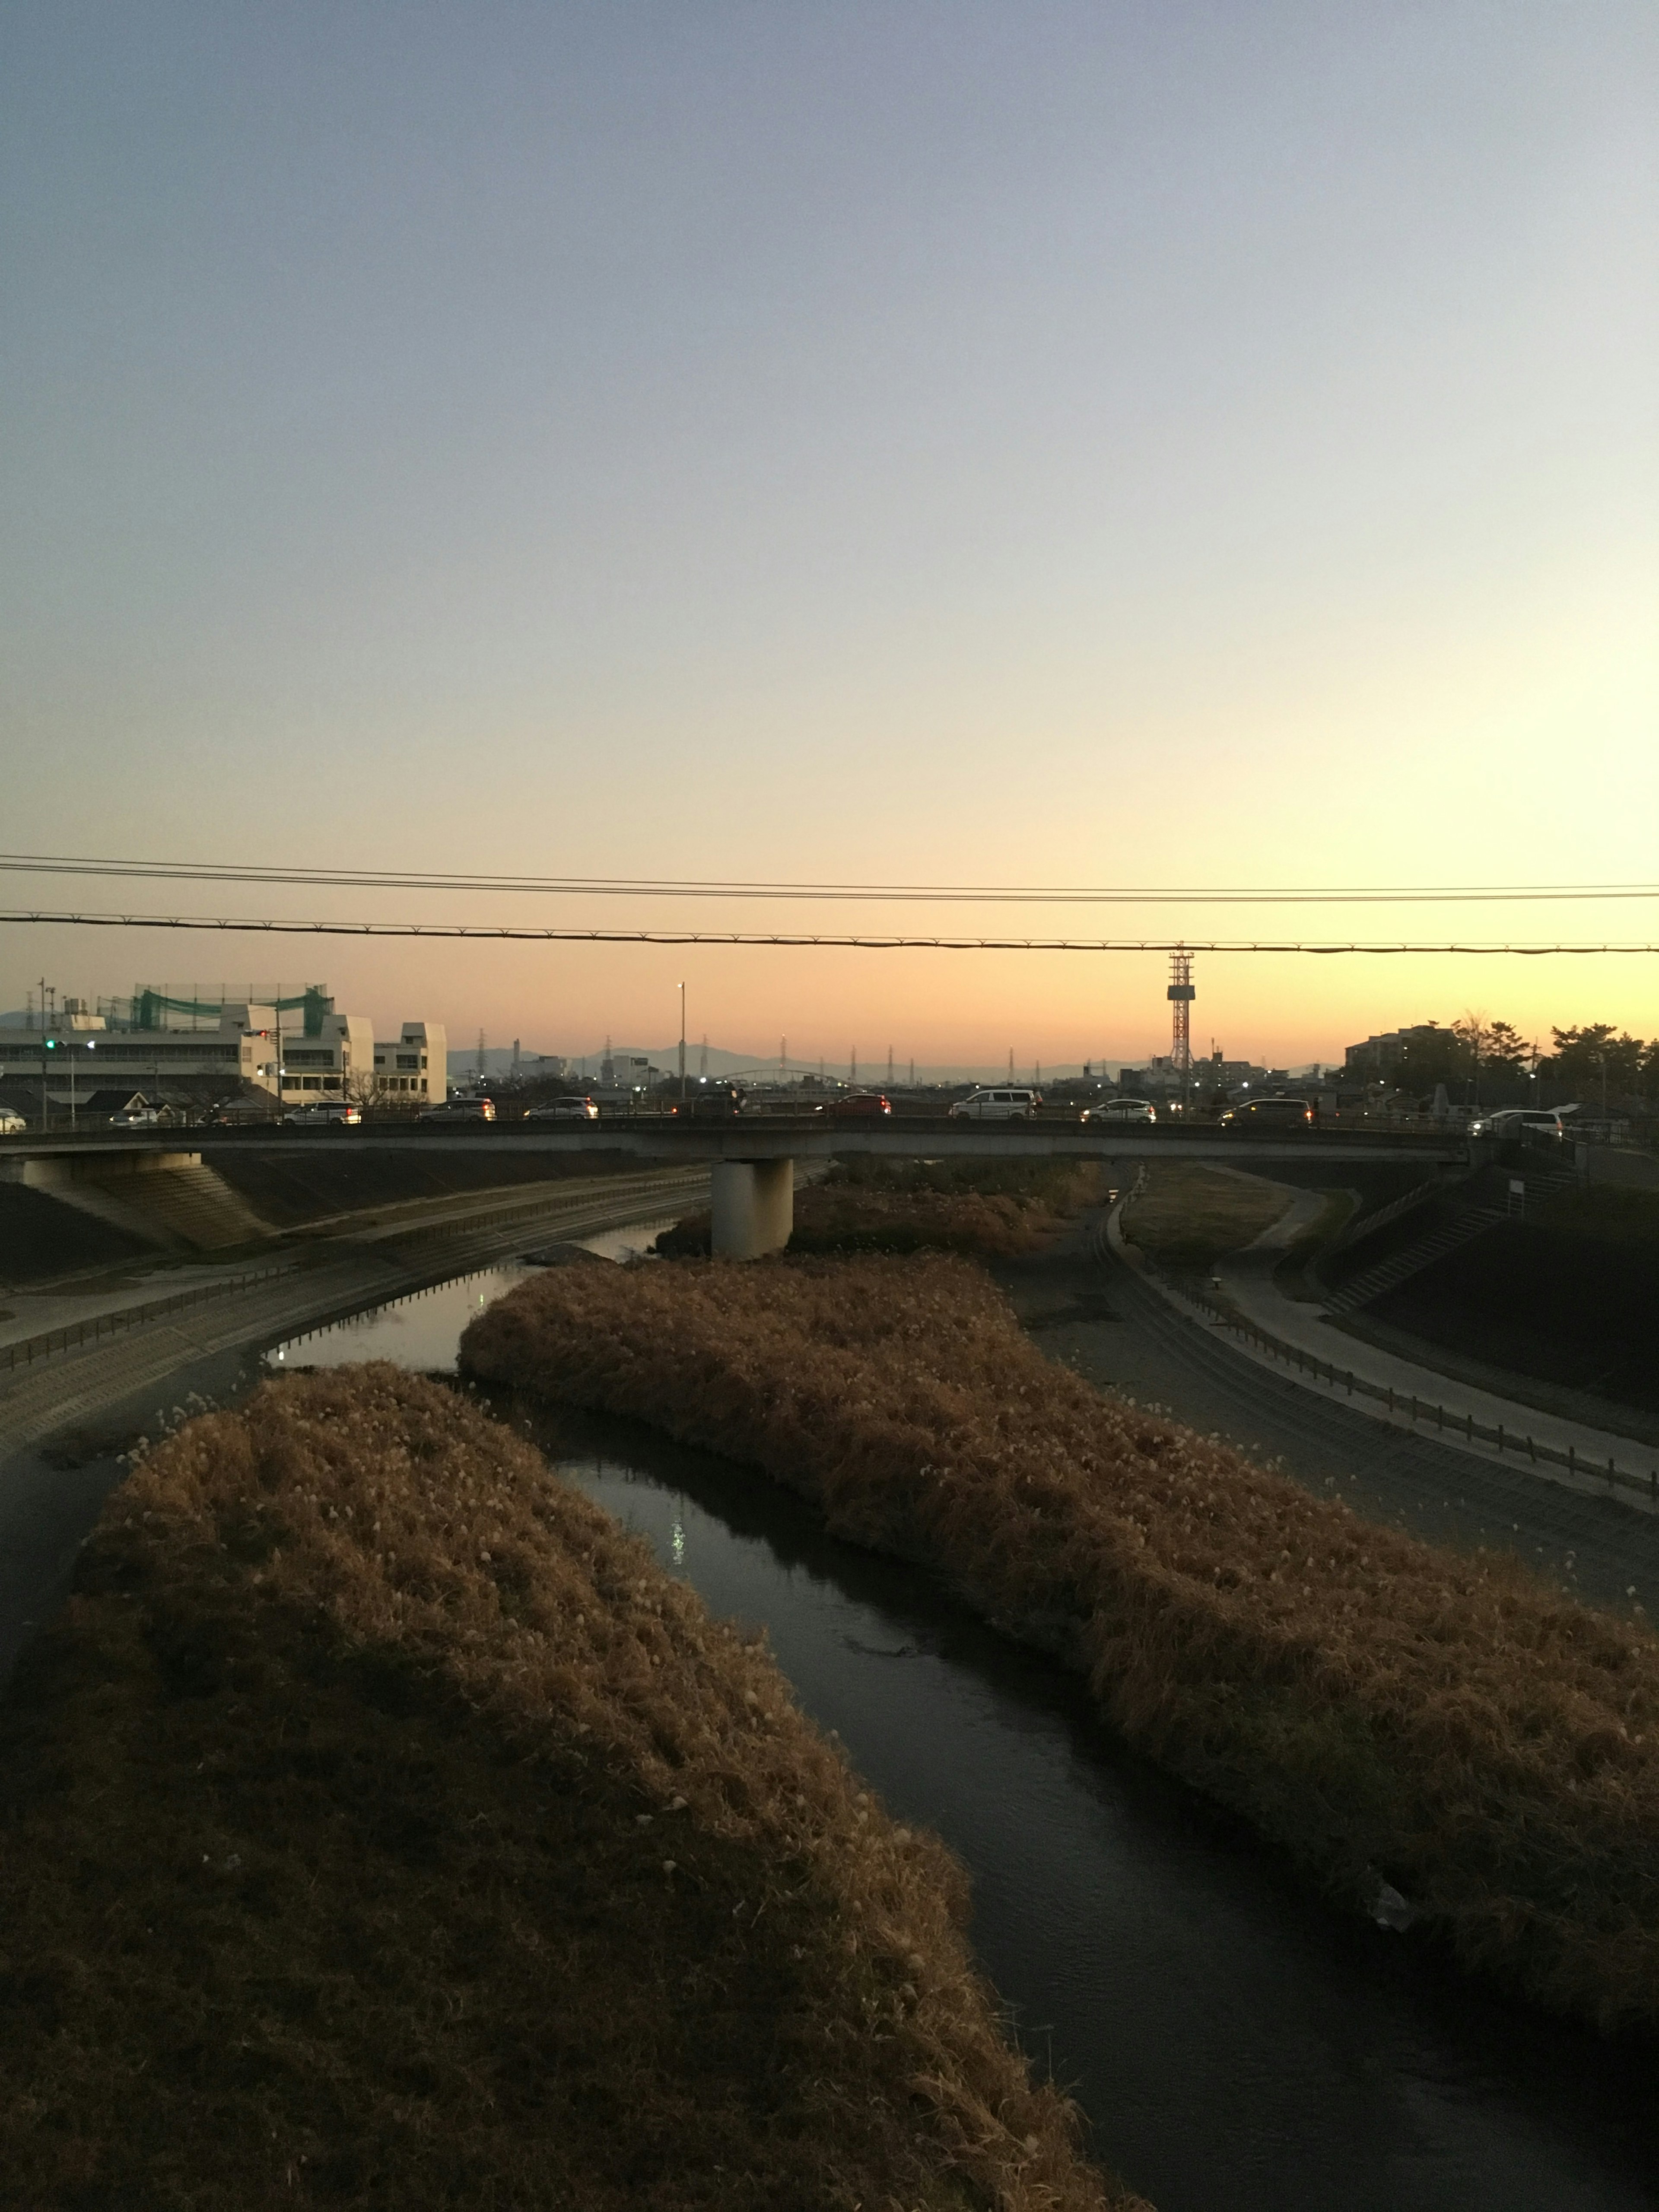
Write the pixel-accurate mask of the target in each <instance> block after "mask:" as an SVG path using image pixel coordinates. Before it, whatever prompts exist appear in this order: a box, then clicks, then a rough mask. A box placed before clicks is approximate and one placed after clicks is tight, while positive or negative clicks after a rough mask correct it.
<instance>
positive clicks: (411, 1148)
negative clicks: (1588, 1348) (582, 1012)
mask: <svg viewBox="0 0 1659 2212" xmlns="http://www.w3.org/2000/svg"><path fill="white" fill-rule="evenodd" d="M319 1144H320V1145H327V1146H330V1147H331V1148H333V1147H337V1146H349V1147H350V1148H351V1149H352V1150H353V1151H354V1152H374V1153H386V1152H436V1153H442V1154H452V1153H455V1152H489V1153H493V1154H495V1155H496V1156H498V1157H500V1156H502V1155H507V1154H511V1155H513V1156H514V1157H518V1156H521V1155H528V1156H530V1157H532V1158H533V1157H534V1156H536V1155H537V1154H538V1153H545V1154H555V1153H559V1154H569V1153H573V1152H574V1153H581V1152H611V1153H616V1152H627V1153H630V1154H633V1155H635V1156H636V1157H641V1158H651V1159H659V1160H664V1161H670V1160H766V1159H827V1158H829V1157H831V1156H832V1155H833V1154H836V1153H842V1154H846V1153H866V1154H872V1155H874V1156H876V1157H878V1158H891V1159H915V1158H921V1157H925V1158H930V1159H987V1158H989V1159H1026V1158H1030V1159H1046V1158H1071V1159H1098V1160H1113V1161H1119V1160H1127V1161H1133V1162H1137V1163H1138V1162H1140V1161H1152V1160H1176V1159H1182V1160H1225V1161H1228V1162H1231V1164H1234V1165H1237V1166H1241V1167H1242V1166H1245V1165H1249V1166H1251V1167H1255V1166H1266V1165H1267V1164H1270V1163H1273V1162H1275V1161H1290V1160H1298V1161H1303V1162H1310V1161H1313V1160H1324V1161H1328V1162H1330V1163H1331V1164H1333V1165H1336V1164H1340V1163H1343V1162H1358V1161H1371V1162H1378V1161H1387V1160H1409V1161H1416V1162H1420V1163H1425V1164H1429V1165H1434V1164H1447V1165H1455V1166H1463V1165H1467V1164H1468V1163H1469V1162H1470V1160H1471V1158H1472V1147H1471V1146H1470V1143H1469V1141H1468V1139H1466V1138H1465V1137H1463V1136H1462V1135H1461V1134H1449V1133H1448V1134H1433V1135H1418V1134H1416V1133H1411V1132H1406V1131H1381V1130H1378V1131H1366V1130H1359V1129H1353V1130H1344V1129H1333V1128H1323V1129H1319V1128H1315V1129H1306V1130H1290V1131H1287V1130H1276V1131H1273V1132H1272V1133H1267V1132H1263V1133H1260V1134H1258V1133H1254V1132H1247V1131H1243V1130H1240V1131H1232V1130H1223V1129H1218V1128H1216V1127H1207V1128H1206V1127H1185V1128H1182V1127H1156V1128H1147V1127H1145V1126H1144V1125H1142V1126H1139V1127H1137V1126H1136V1125H1134V1124H1133V1123H1129V1124H1126V1125H1125V1126H1124V1127H1112V1126H1110V1125H1096V1124H1093V1123H1090V1122H1083V1121H1064V1120H1061V1119H1060V1118H1059V1117H1057V1116H1056V1117H1054V1118H1052V1119H1042V1118H1040V1119H1038V1120H1037V1121H1029V1122H1006V1121H1000V1122H999V1121H952V1120H949V1119H946V1118H945V1117H944V1116H934V1115H895V1116H894V1117H893V1119H892V1120H890V1121H870V1122H860V1121H852V1120H848V1121H836V1120H833V1119H831V1118H830V1117H829V1116H827V1115H744V1116H743V1117H741V1118H739V1119H738V1120H734V1121H674V1120H670V1119H667V1118H666V1117H659V1116H657V1115H633V1116H629V1117H627V1118H619V1119H617V1120H616V1121H599V1122H585V1123H584V1122H579V1121H578V1122H556V1121H555V1122H538V1123H535V1124H534V1125H533V1126H526V1124H525V1123H523V1122H495V1123H485V1122H479V1123H476V1124H473V1125H471V1126H468V1125H466V1124H462V1125H460V1126H458V1127H444V1126H442V1125H433V1124H428V1125H426V1126H425V1127H420V1126H416V1125H414V1124H403V1125H397V1124H388V1125H381V1126H376V1125H375V1124H374V1123H372V1122H370V1123H366V1124H363V1125H362V1126H360V1127H356V1128H332V1129H327V1128H325V1129H303V1128H276V1129H213V1128H204V1129H157V1130H154V1131H149V1130H144V1131H131V1130H120V1131H116V1130H109V1131H94V1132H90V1133H86V1134H82V1135H76V1136H70V1135H68V1134H64V1135H61V1136H46V1137H42V1136H33V1137H12V1138H4V1139H0V1176H4V1174H5V1167H6V1164H7V1163H9V1162H11V1161H15V1160H29V1159H54V1158H76V1157H79V1158H93V1157H98V1156H103V1157H106V1158H108V1157H109V1156H111V1155H121V1156H124V1157H127V1158H132V1159H133V1160H134V1161H135V1162H136V1161H137V1160H138V1159H140V1158H144V1157H146V1156H148V1155H149V1154H151V1153H155V1152H172V1153H175V1154H176V1153H179V1152H190V1153H191V1154H194V1155H196V1156H197V1157H198V1158H202V1159H204V1160H206V1161H211V1160H212V1159H214V1158H216V1157H225V1156H230V1155H236V1154H242V1155H246V1154H247V1153H249V1152H270V1151H280V1152H289V1151H291V1150H292V1149H293V1148H294V1147H295V1146H307V1145H311V1146H314V1145H319ZM111 1164H113V1161H112V1163H111Z"/></svg>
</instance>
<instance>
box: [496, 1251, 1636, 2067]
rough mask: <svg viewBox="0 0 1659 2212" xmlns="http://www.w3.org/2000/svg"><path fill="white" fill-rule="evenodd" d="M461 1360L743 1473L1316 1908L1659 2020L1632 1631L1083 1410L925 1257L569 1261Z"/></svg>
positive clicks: (994, 1307)
mask: <svg viewBox="0 0 1659 2212" xmlns="http://www.w3.org/2000/svg"><path fill="white" fill-rule="evenodd" d="M462 1359H463V1364H464V1366H465V1369H466V1370H468V1371H470V1372H472V1373H475V1374H477V1376H479V1377H480V1378H482V1379H485V1380H489V1381H490V1382H494V1383H506V1384H510V1385H512V1386H513V1387H516V1388H520V1389H525V1390H526V1391H529V1392H531V1393H532V1394H535V1395H544V1396H547V1397H550V1398H554V1399H560V1398H562V1399H565V1400H568V1401H571V1402H574V1403H577V1404H582V1405H587V1406H592V1407H599V1408H601V1409H603V1410H605V1411H610V1412H625V1413H631V1414H633V1415H635V1416H636V1417H638V1418H643V1419H649V1420H651V1421H653V1422H655V1423H656V1424H658V1425H660V1426H662V1427H663V1428H665V1430H667V1431H669V1432H670V1433H671V1434H673V1435H675V1436H677V1437H680V1438H682V1439H684V1440H685V1441H688V1442H691V1443H699V1444H702V1445H704V1446H707V1447H710V1448H714V1449H720V1450H721V1451H723V1452H725V1453H726V1454H727V1455H732V1456H736V1457H739V1458H742V1459H745V1460H748V1461H749V1462H751V1463H754V1464H757V1465H759V1466H761V1467H763V1468H765V1469H766V1470H767V1471H768V1472H769V1473H770V1474H774V1475H775V1476H777V1477H779V1478H780V1479H781V1480H784V1481H786V1482H788V1483H791V1484H792V1485H793V1486H797V1487H799V1488H800V1489H801V1490H803V1491H804V1492H805V1493H806V1494H808V1495H809V1496H811V1497H812V1498H814V1499H815V1500H816V1501H817V1503H818V1504H819V1505H820V1507H821V1508H822V1509H823V1511H824V1512H825V1515H826V1517H827V1519H828V1520H829V1524H830V1525H831V1527H832V1528H835V1529H836V1533H838V1534H843V1535H848V1536H850V1537H852V1538H854V1540H856V1541H861V1542H865V1543H868V1544H870V1545H872V1546H873V1547H877V1548H884V1549H890V1550H893V1551H896V1552H897V1553H900V1554H901V1555H902V1556H905V1557H908V1558H910V1559H916V1560H918V1561H921V1562H922V1563H924V1564H926V1565H929V1566H931V1567H933V1569H935V1570H936V1571H939V1572H941V1573H943V1574H944V1575H945V1577H947V1578H948V1579H949V1580H950V1581H951V1583H953V1584H954V1585H955V1586H956V1587H957V1588H958V1589H960V1590H962V1591H963V1594H964V1595H967V1596H968V1597H969V1600H970V1601H971V1602H973V1603H975V1605H976V1606H977V1607H979V1608H980V1609H981V1611H983V1612H985V1613H987V1615H988V1616H990V1617H991V1618H992V1619H993V1620H996V1621H997V1622H999V1623H1000V1624H1002V1625H1005V1626H1007V1627H1008V1628H1009V1629H1011V1630H1012V1632H1014V1633H1015V1634H1017V1635H1020V1636H1023V1637H1024V1638H1028V1639H1030V1640H1032V1641H1034V1642H1038V1643H1041V1644H1044V1645H1045V1646H1046V1647H1047V1648H1049V1649H1051V1650H1055V1651H1057V1652H1058V1653H1059V1654H1060V1656H1063V1657H1065V1658H1066V1660H1067V1661H1068V1662H1069V1663H1071V1664H1072V1665H1073V1666H1074V1667H1077V1668H1079V1669H1080V1670H1082V1671H1084V1672H1085V1673H1086V1674H1088V1676H1089V1679H1090V1680H1091V1685H1092V1686H1093V1688H1094V1691H1095V1693H1096V1695H1097V1698H1098V1699H1099V1700H1100V1702H1101V1705H1102V1707H1103V1711H1104V1712H1105V1713H1106V1715H1107V1717H1109V1719H1110V1720H1111V1721H1112V1722H1113V1723H1115V1725H1116V1726H1117V1727H1118V1728H1120V1729H1121V1730H1122V1731H1123V1732H1124V1734H1125V1735H1127V1737H1128V1738H1129V1739H1130V1740H1131V1741H1133V1742H1136V1743H1138V1744H1139V1745H1140V1746H1141V1747H1144V1748H1145V1749H1146V1750H1147V1751H1149V1752H1151V1753H1152V1754H1153V1755H1154V1756H1156V1757H1158V1758H1159V1759H1161V1760H1162V1761H1163V1762H1164V1763H1165V1764H1166V1765H1170V1767H1172V1768H1173V1769H1174V1770H1175V1771H1177V1772H1179V1773H1181V1774H1182V1775H1184V1776H1185V1777H1186V1778H1188V1779H1189V1780H1191V1781H1193V1782H1194V1783H1196V1784H1198V1785H1199V1786H1200V1788H1202V1789H1204V1790H1206V1791H1208V1792H1209V1793H1211V1794H1212V1795H1213V1796H1217V1797H1218V1798H1220V1799H1222V1800H1223V1801H1224V1802H1227V1803H1229V1804H1231V1805H1232V1806H1234V1807H1236V1808H1237V1809H1238V1810H1240V1811H1241V1812H1243V1813H1244V1814H1246V1815H1247V1817H1249V1819H1250V1820H1251V1821H1252V1822H1253V1823H1254V1824H1255V1826H1257V1827H1258V1828H1259V1829H1260V1830H1261V1832H1264V1833H1265V1834H1267V1835H1268V1836H1270V1837H1271V1838H1273V1839H1274V1840H1275V1841H1276V1842H1278V1843H1279V1844H1281V1845H1283V1846H1284V1847H1285V1848H1286V1849H1287V1850H1289V1851H1290V1852H1291V1854H1292V1855H1293V1856H1294V1857H1296V1858H1297V1860H1298V1861H1299V1862H1300V1863H1302V1864H1303V1865H1304V1866H1305V1867H1307V1868H1308V1869H1310V1870H1311V1871H1312V1872H1314V1873H1315V1874H1316V1876H1317V1877H1318V1879H1319V1880H1320V1881H1322V1883H1323V1884H1324V1886H1325V1887H1327V1888H1328V1890H1329V1891H1330V1892H1332V1893H1334V1894H1335V1895H1336V1896H1338V1897H1340V1898H1344V1899H1347V1900H1349V1901H1351V1902H1352V1903H1353V1904H1355V1905H1362V1906H1364V1907H1366V1908H1368V1909H1371V1910H1379V1911H1389V1912H1390V1913H1394V1914H1395V1915H1396V1916H1398V1917H1402V1918H1404V1919H1407V1920H1410V1921H1413V1922H1414V1923H1416V1924H1418V1925H1419V1927H1420V1928H1421V1929H1424V1930H1425V1931H1427V1932H1429V1933H1431V1935H1433V1936H1437V1937H1438V1938H1439V1939H1441V1940H1442V1941H1443V1942H1446V1943H1447V1944H1448V1945H1449V1946H1450V1947H1451V1948H1453V1949H1455V1952H1456V1953H1457V1954H1458V1955H1459V1956H1460V1958H1461V1959H1462V1960H1463V1961H1464V1962H1465V1963H1466V1964H1468V1965H1470V1966H1479V1967H1481V1968H1485V1969H1488V1970H1491V1971H1492V1972H1496V1973H1498V1974H1499V1975H1500V1976H1502V1977H1503V1978H1506V1979H1508V1980H1510V1981H1511V1982H1513V1983H1516V1984H1520V1985H1522V1986H1523V1987H1524V1988H1526V1989H1528V1990H1529V1991H1530V1992H1531V1993H1532V1994H1533V1995H1534V1996H1540V1997H1542V1998H1544V1999H1545V2000H1547V2002H1552V2003H1553V2004H1556V2005H1558V2006H1560V2007H1563V2008H1567V2009H1571V2010H1573V2011H1577V2012H1579V2013H1581V2014H1584V2015H1589V2016H1591V2017H1593V2018H1595V2019H1598V2020H1601V2021H1603V2022H1605V2023H1611V2022H1614V2021H1627V2022H1632V2023H1635V2022H1642V2023H1645V2024H1647V2025H1649V2026H1651V2025H1652V2024H1653V2023H1654V2021H1656V2019H1659V1918H1656V1904H1655V1897H1654V1893H1653V1887H1652V1882H1651V1878H1650V1867H1649V1857H1648V1854H1649V1848H1650V1841H1649V1839H1650V1836H1651V1834H1652V1832H1653V1829H1654V1826H1655V1824H1656V1822H1659V1644H1656V1642H1655V1640H1654V1638H1653V1637H1652V1636H1651V1634H1650V1633H1648V1632H1645V1631H1643V1630H1638V1629H1636V1628H1632V1627H1631V1626H1627V1625H1626V1624H1621V1623H1619V1622H1616V1621H1613V1620H1610V1619H1608V1618H1607V1617H1606V1616H1605V1615H1601V1614H1598V1613H1592V1612H1589V1611H1588V1610H1587V1609H1585V1608H1583V1607H1578V1606H1576V1605H1574V1604H1572V1603H1571V1601H1566V1600H1564V1599H1562V1598H1561V1597H1559V1595H1557V1594H1556V1593H1554V1592H1553V1591H1551V1590H1548V1589H1545V1588H1544V1587H1543V1586H1541V1584H1539V1583H1536V1582H1534V1581H1533V1580H1532V1579H1530V1578H1529V1577H1528V1576H1527V1575H1526V1574H1525V1573H1524V1571H1522V1570H1521V1569H1519V1568H1518V1567H1517V1566H1516V1565H1515V1564H1514V1563H1513V1562H1512V1561H1511V1560H1510V1559H1507V1558H1502V1557H1498V1556H1495V1555H1492V1554H1490V1553H1487V1554H1480V1553H1477V1554H1475V1555H1474V1556H1473V1557H1468V1556H1459V1555H1456V1554H1453V1553H1445V1552H1439V1551H1436V1550H1434V1549H1432V1548H1431V1547H1428V1546H1425V1545H1423V1544H1421V1543H1419V1542H1417V1541H1414V1540H1413V1539H1410V1538H1408V1537H1406V1536H1403V1535H1401V1534H1397V1533H1395V1532H1394V1531H1391V1530H1387V1529H1383V1528H1376V1527H1375V1526H1374V1525H1371V1524H1369V1523H1367V1522H1363V1521H1361V1520H1360V1519H1358V1516H1355V1515H1354V1514H1353V1513H1352V1512H1350V1511H1349V1510H1347V1509H1346V1507H1344V1506H1342V1505H1340V1504H1336V1503H1334V1501H1328V1500H1325V1499H1320V1498H1314V1497H1311V1496H1310V1495H1309V1494H1308V1493H1307V1492H1304V1491H1303V1490H1301V1489H1299V1488H1297V1486H1294V1485H1293V1484H1291V1482H1289V1481H1288V1480H1285V1479H1284V1478H1282V1477H1280V1476H1279V1475H1277V1474H1273V1473H1272V1472H1269V1471H1267V1470H1264V1469H1262V1468H1259V1467H1254V1466H1252V1465H1250V1464H1249V1462H1248V1461H1245V1460H1243V1458H1242V1457H1241V1456H1240V1455H1238V1454H1237V1453H1236V1452H1233V1451H1231V1450H1229V1449H1226V1448H1225V1447H1224V1446H1222V1445H1220V1444H1219V1443H1217V1442H1215V1441H1214V1440H1213V1439H1208V1438H1204V1437H1198V1436H1196V1435H1194V1434H1193V1433H1192V1432H1191V1431H1183V1430H1182V1429H1181V1428H1180V1427H1179V1426H1177V1425H1176V1424H1174V1423H1173V1422H1170V1421H1168V1420H1165V1419H1160V1418H1158V1417H1157V1416H1155V1415H1152V1414H1149V1413H1146V1412H1144V1411H1142V1410H1140V1409H1139V1408H1135V1407H1128V1406H1126V1405H1124V1404H1123V1403H1121V1401H1120V1402H1114V1401H1110V1400H1107V1399H1103V1398H1102V1397H1101V1396H1099V1395H1097V1393H1095V1392H1094V1391H1093V1390H1091V1389H1089V1388H1088V1386H1087V1385H1086V1384H1085V1383H1082V1382H1081V1381H1080V1380H1079V1378H1078V1377H1076V1376H1073V1375H1068V1374H1067V1373H1066V1371H1065V1370H1063V1369H1060V1368H1058V1367H1056V1366H1055V1365H1054V1364H1050V1363H1049V1362H1048V1361H1046V1360H1045V1359H1044V1358H1042V1355H1041V1354H1040V1353H1039V1352H1037V1351H1036V1348H1035V1347H1034V1346H1032V1345H1031V1344H1030V1342H1029V1340H1027V1339H1026V1338H1025V1337H1024V1335H1023V1334H1022V1333H1021V1332H1020V1330H1019V1328H1018V1325H1017V1323H1016V1322H1015V1320H1014V1317H1013V1316H1012V1313H1011V1311H1010V1310H1009V1309H1008V1307H1007V1305H1006V1303H1005V1302H1004V1300H1003V1299H1002V1298H1001V1297H1000V1295H999V1294H998V1293H997V1292H996V1291H994V1288H993V1286H992V1285H990V1284H989V1283H988V1282H987V1280H986V1279H985V1278H984V1277H983V1275H981V1274H980V1273H978V1271H976V1270H974V1269H971V1268H969V1267H964V1266H962V1265H959V1264H957V1263H952V1262H950V1261H842V1262H822V1261H786V1262H762V1263H759V1264H757V1266H755V1267H750V1268H746V1269H736V1268H730V1267H726V1268H722V1267H720V1266H718V1265H712V1266H711V1265H709V1264H707V1263H698V1262H688V1263H683V1264H681V1265H677V1266H674V1267H666V1268H663V1269H661V1270H653V1271H649V1273H636V1274H635V1275H634V1276H632V1277H623V1276H613V1275H611V1273H608V1272H607V1271H600V1270H593V1271H591V1273H590V1272H588V1271H581V1272H580V1273H568V1274H566V1275H565V1276H563V1277H562V1278H561V1279H556V1280H549V1279H544V1280H541V1281H537V1282H534V1283H531V1284H526V1285H523V1286H521V1287H520V1289H519V1290H518V1291H515V1292H513V1294H512V1295H511V1296H510V1297H507V1298H505V1299H503V1300H501V1302H500V1303H499V1304H497V1305H495V1307H493V1308H492V1309H491V1310H489V1312H488V1313H486V1314H484V1315H483V1316H480V1318H479V1319H478V1320H477V1321H476V1322H474V1323H473V1324H472V1326H471V1328H470V1329H469V1330H468V1332H467V1334H466V1336H465V1338H464V1340H463V1345H462Z"/></svg>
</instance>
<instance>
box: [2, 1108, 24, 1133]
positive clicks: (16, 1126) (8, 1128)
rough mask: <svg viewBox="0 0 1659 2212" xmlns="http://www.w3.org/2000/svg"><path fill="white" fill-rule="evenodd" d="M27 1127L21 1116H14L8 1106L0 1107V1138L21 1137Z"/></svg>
mask: <svg viewBox="0 0 1659 2212" xmlns="http://www.w3.org/2000/svg"><path fill="white" fill-rule="evenodd" d="M28 1126H29V1125H28V1123H27V1121H25V1120H24V1119H23V1117H22V1115H21V1114H15V1113H14V1112H13V1111H12V1109H11V1108H10V1107H9V1106H0V1137H21V1135H22V1134H23V1133H24V1132H25V1131H26V1130H27V1127H28Z"/></svg>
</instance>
